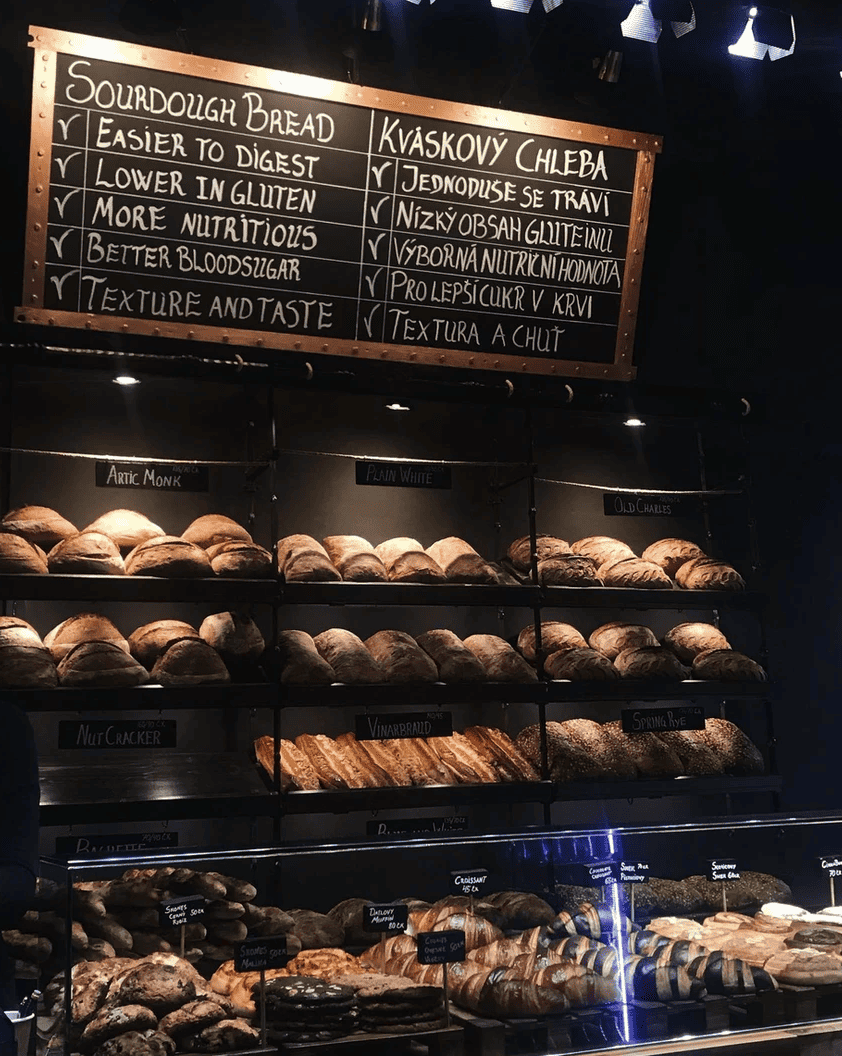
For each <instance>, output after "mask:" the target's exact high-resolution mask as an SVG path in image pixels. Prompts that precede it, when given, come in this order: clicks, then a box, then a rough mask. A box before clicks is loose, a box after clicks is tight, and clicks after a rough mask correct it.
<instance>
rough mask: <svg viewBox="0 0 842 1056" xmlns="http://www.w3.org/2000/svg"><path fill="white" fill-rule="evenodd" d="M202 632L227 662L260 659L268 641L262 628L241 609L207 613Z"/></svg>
mask: <svg viewBox="0 0 842 1056" xmlns="http://www.w3.org/2000/svg"><path fill="white" fill-rule="evenodd" d="M199 635H200V637H201V638H203V639H204V640H205V641H206V642H207V643H208V645H210V646H211V647H212V648H214V649H215V650H216V651H217V653H219V655H220V656H221V657H222V660H223V662H224V663H226V664H231V663H235V664H236V663H241V662H243V661H252V660H259V659H260V657H261V656H263V650H264V648H265V642H264V641H263V635H262V634H261V633H260V628H259V627H258V626H257V624H256V623H255V622H254V620H253V619H252V618H251V616H248V615H246V614H245V613H242V612H217V613H214V614H213V615H212V616H206V617H205V619H204V620H202V624H201V626H200V627H199Z"/></svg>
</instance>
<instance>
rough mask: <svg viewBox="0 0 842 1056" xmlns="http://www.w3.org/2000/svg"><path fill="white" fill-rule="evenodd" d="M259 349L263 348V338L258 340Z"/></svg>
mask: <svg viewBox="0 0 842 1056" xmlns="http://www.w3.org/2000/svg"><path fill="white" fill-rule="evenodd" d="M257 347H258V348H263V338H262V337H258V339H257Z"/></svg>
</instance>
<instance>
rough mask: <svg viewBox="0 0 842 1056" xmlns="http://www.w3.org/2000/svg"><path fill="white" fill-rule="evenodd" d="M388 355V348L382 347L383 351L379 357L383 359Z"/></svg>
mask: <svg viewBox="0 0 842 1056" xmlns="http://www.w3.org/2000/svg"><path fill="white" fill-rule="evenodd" d="M388 355H389V350H388V348H384V349H383V351H382V352H381V353H380V358H381V359H385V358H386V356H388Z"/></svg>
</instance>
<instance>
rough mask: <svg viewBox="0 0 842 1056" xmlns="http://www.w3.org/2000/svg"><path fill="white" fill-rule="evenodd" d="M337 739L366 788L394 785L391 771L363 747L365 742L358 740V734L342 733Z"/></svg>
mask: <svg viewBox="0 0 842 1056" xmlns="http://www.w3.org/2000/svg"><path fill="white" fill-rule="evenodd" d="M335 739H336V743H337V744H338V745H339V747H340V748H341V749H342V751H343V752H344V753H345V756H346V757H347V759H348V760H349V761H350V762H351V763H353V765H354V766H355V767H356V769H357V772H358V773H359V775H360V776H361V778H362V781H363V787H364V788H391V787H394V784H395V782H394V781H393V780H392V777H391V774H390V773H389V771H388V770H383V769H382V768H381V767H380V766H379V765H378V764H377V763H375V762H374V761H373V760H372V758H371V756H370V755H369V754H368V752H366V751H365V749H364V747H363V744H364V743H365V742H363V741H358V740H357V738H356V734H353V733H340V734H339V736H338V737H336V738H335Z"/></svg>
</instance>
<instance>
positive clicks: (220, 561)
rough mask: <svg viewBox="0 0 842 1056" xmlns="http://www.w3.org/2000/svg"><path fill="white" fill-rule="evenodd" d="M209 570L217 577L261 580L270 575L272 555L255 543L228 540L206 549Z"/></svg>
mask: <svg viewBox="0 0 842 1056" xmlns="http://www.w3.org/2000/svg"><path fill="white" fill-rule="evenodd" d="M206 552H207V555H208V559H209V560H210V563H211V568H212V569H213V571H214V573H215V574H216V575H217V576H224V577H226V578H230V579H261V578H263V577H264V576H270V575H271V574H272V555H271V554H270V553H269V551H268V550H267V549H266V548H265V547H262V546H258V544H257V543H247V542H245V541H244V540H241V539H229V540H228V541H227V542H224V543H216V544H215V545H213V546H209V547H208V549H207V551H206Z"/></svg>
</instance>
